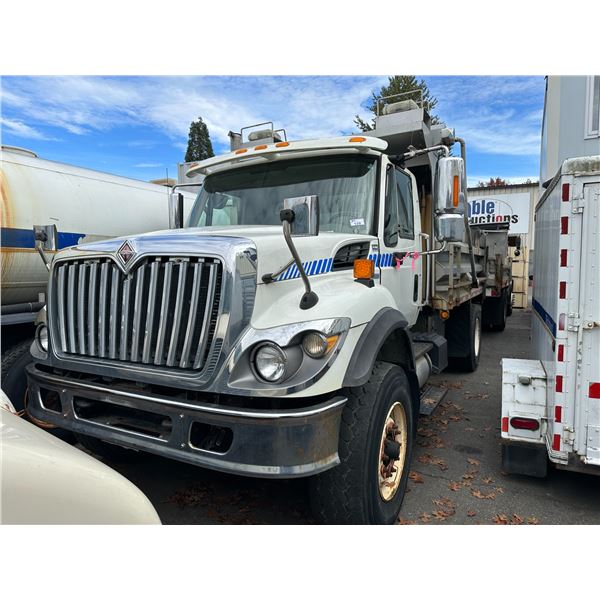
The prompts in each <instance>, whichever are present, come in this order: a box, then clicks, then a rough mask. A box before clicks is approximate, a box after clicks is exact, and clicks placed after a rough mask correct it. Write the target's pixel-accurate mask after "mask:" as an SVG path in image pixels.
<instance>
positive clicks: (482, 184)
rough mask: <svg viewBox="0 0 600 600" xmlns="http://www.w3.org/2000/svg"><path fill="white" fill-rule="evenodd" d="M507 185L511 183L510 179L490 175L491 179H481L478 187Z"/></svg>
mask: <svg viewBox="0 0 600 600" xmlns="http://www.w3.org/2000/svg"><path fill="white" fill-rule="evenodd" d="M507 185H510V181H507V180H506V179H502V178H501V177H496V178H494V177H490V180H489V181H480V182H479V183H478V184H477V187H478V188H486V187H505V186H507Z"/></svg>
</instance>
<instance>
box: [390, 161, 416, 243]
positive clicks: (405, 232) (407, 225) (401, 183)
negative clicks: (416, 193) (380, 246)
mask: <svg viewBox="0 0 600 600" xmlns="http://www.w3.org/2000/svg"><path fill="white" fill-rule="evenodd" d="M394 171H395V173H396V189H397V196H398V209H399V210H398V212H399V217H400V218H399V220H398V234H399V235H400V237H401V238H404V239H407V240H412V239H414V237H415V221H414V218H415V216H414V211H413V198H412V185H411V181H410V177H409V176H408V175H406V174H405V173H402V171H398V170H397V169H394Z"/></svg>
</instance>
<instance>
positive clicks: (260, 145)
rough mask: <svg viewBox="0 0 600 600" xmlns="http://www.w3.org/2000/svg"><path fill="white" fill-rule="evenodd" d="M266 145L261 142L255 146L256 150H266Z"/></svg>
mask: <svg viewBox="0 0 600 600" xmlns="http://www.w3.org/2000/svg"><path fill="white" fill-rule="evenodd" d="M266 147H267V145H266V144H259V145H258V146H254V150H264V149H265V148H266Z"/></svg>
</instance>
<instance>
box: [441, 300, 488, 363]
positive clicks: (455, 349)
mask: <svg viewBox="0 0 600 600" xmlns="http://www.w3.org/2000/svg"><path fill="white" fill-rule="evenodd" d="M446 339H447V340H448V364H449V366H450V367H451V368H452V369H456V370H459V371H466V372H473V371H476V370H477V365H478V364H479V354H480V351H481V305H480V304H474V303H473V302H466V303H465V304H462V305H461V306H458V307H457V308H455V309H454V310H452V311H451V313H450V318H449V319H448V320H447V321H446Z"/></svg>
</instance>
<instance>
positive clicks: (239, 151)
mask: <svg viewBox="0 0 600 600" xmlns="http://www.w3.org/2000/svg"><path fill="white" fill-rule="evenodd" d="M244 152H248V148H240V149H239V150H236V151H235V153H236V154H244Z"/></svg>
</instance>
